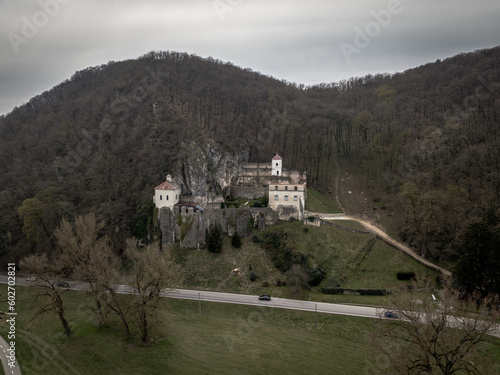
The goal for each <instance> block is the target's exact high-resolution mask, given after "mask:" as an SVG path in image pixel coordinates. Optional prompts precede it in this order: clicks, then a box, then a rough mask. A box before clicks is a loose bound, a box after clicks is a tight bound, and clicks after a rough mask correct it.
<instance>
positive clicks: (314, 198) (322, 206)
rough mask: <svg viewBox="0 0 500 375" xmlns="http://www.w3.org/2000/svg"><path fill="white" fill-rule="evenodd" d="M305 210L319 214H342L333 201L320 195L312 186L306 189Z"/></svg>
mask: <svg viewBox="0 0 500 375" xmlns="http://www.w3.org/2000/svg"><path fill="white" fill-rule="evenodd" d="M306 210H308V211H311V212H321V213H341V212H342V210H341V209H340V207H339V206H338V204H337V203H336V202H335V199H330V198H329V197H328V196H326V195H323V194H321V193H320V192H319V191H318V190H316V189H315V188H313V187H312V186H311V187H308V188H307V200H306Z"/></svg>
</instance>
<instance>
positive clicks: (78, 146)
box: [0, 48, 500, 268]
mask: <svg viewBox="0 0 500 375" xmlns="http://www.w3.org/2000/svg"><path fill="white" fill-rule="evenodd" d="M499 135H500V48H494V49H488V50H481V51H476V52H473V53H467V54H461V55H458V56H455V57H452V58H449V59H446V60H443V61H436V62H435V63H429V64H426V65H423V66H420V67H417V68H415V69H411V70H408V71H405V72H403V73H397V74H393V75H388V74H378V75H369V76H366V77H361V78H352V79H349V80H345V81H341V82H338V83H332V84H321V85H316V86H307V87H306V86H304V85H297V84H294V83H289V82H286V81H280V80H277V79H275V78H272V77H268V76H265V75H262V74H260V73H258V72H254V71H252V70H250V69H242V68H239V67H236V66H234V65H232V64H230V63H224V62H221V61H218V60H214V59H212V58H208V59H204V58H200V57H198V56H194V55H188V54H183V53H177V52H150V53H148V54H146V55H144V56H142V57H140V58H138V59H134V60H128V61H123V62H110V63H108V64H106V65H102V66H98V67H93V68H88V69H86V70H83V71H80V72H77V73H76V74H74V75H73V77H71V79H69V80H67V81H65V82H63V83H61V84H60V85H58V86H56V87H54V88H53V89H51V90H49V91H47V92H44V93H43V94H41V95H39V96H36V97H34V98H33V99H32V100H31V101H30V102H29V103H27V104H25V105H23V106H21V107H19V108H15V109H14V110H13V111H12V112H11V113H9V114H8V115H6V116H2V117H0V207H1V212H2V215H1V216H0V230H1V236H2V237H1V242H0V257H1V259H4V260H7V259H12V257H13V256H14V258H16V259H19V258H21V257H22V256H24V255H26V254H28V253H36V252H44V251H46V252H51V251H53V250H54V249H55V246H56V245H55V242H54V238H53V237H54V236H53V232H54V230H55V228H56V227H57V226H58V225H59V223H60V221H61V219H62V218H64V217H67V218H70V219H71V218H73V217H74V216H75V215H77V214H86V213H89V212H92V213H95V214H96V216H97V217H98V218H99V220H105V221H106V223H107V229H106V230H107V234H108V235H109V236H110V237H111V238H112V240H113V243H114V244H115V246H116V249H115V250H116V251H117V252H119V251H120V250H121V249H122V248H123V246H124V243H125V240H126V239H127V238H129V237H130V236H136V237H138V238H141V237H142V238H143V239H144V240H146V239H147V237H148V234H149V231H150V227H151V215H152V211H151V210H152V204H151V199H152V195H153V188H154V186H156V185H157V184H158V183H159V182H160V181H162V180H163V179H164V175H165V173H166V172H167V171H168V172H171V173H174V174H177V175H182V168H183V163H184V161H185V159H186V158H188V157H189V152H190V151H189V147H187V145H190V144H193V143H194V144H199V145H205V144H206V143H207V142H211V143H212V144H215V145H217V147H219V148H220V149H221V150H224V151H227V152H235V151H238V150H241V149H245V150H247V151H248V155H249V160H250V161H267V160H269V158H270V157H272V155H274V152H279V153H280V155H282V156H283V158H284V161H285V165H286V166H288V167H293V168H296V169H302V170H306V171H307V172H308V178H309V181H308V183H309V185H312V186H314V187H316V188H317V189H318V190H320V191H322V192H324V193H328V192H332V191H334V189H335V188H334V183H335V162H339V163H340V165H342V166H343V168H349V169H352V170H356V171H358V173H357V176H356V178H357V183H358V185H359V187H360V188H361V189H363V190H364V191H366V194H367V195H368V196H369V197H370V199H372V200H373V201H374V202H378V203H380V204H382V205H383V206H384V207H388V208H390V209H391V210H393V211H394V212H396V214H395V218H394V219H393V220H394V221H395V225H396V227H397V233H398V235H399V237H400V239H401V240H403V241H405V242H407V243H408V244H409V245H410V246H412V247H413V248H414V249H415V250H416V251H417V252H419V253H420V254H422V255H424V256H426V257H428V258H430V259H432V260H434V261H439V262H441V263H445V264H450V263H451V264H453V263H456V262H457V261H458V260H459V259H460V258H461V257H463V255H464V254H463V249H464V245H463V244H464V235H465V234H466V233H468V232H467V230H468V229H470V226H471V225H472V224H474V223H478V222H484V220H486V219H485V218H486V217H489V218H491V217H492V216H491V215H493V216H495V217H498V216H499V215H498V213H499V212H498V210H499V207H500V137H499ZM208 172H210V171H209V170H208ZM345 208H346V210H347V211H348V213H350V214H363V212H356V207H350V206H349V205H348V204H347V205H346V207H345ZM488 215H489V216H488ZM490 223H491V227H492V228H496V229H492V230H494V231H495V230H496V233H498V222H497V223H495V221H490ZM498 257H499V256H498V255H496V258H495V259H496V260H497V261H498ZM499 268H500V267H499Z"/></svg>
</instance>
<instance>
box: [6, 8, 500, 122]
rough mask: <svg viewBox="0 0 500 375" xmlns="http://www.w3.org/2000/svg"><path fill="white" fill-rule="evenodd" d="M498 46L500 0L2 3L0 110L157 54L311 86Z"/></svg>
mask: <svg viewBox="0 0 500 375" xmlns="http://www.w3.org/2000/svg"><path fill="white" fill-rule="evenodd" d="M497 45H500V1H499V0H413V1H412V0H399V1H398V0H307V1H306V0H304V1H302V0H175V1H174V0H143V1H138V0H100V1H97V0H24V1H20V0H0V114H5V113H7V112H10V111H11V110H12V109H13V108H14V107H15V106H20V105H22V104H23V103H26V102H28V101H29V99H30V98H32V97H33V96H35V95H37V94H40V93H42V92H43V91H46V90H48V89H50V88H51V87H53V86H55V85H56V84H58V83H60V82H62V81H64V80H65V79H67V78H69V77H71V75H72V74H73V73H75V72H76V71H78V70H82V69H84V68H86V67H89V66H95V65H100V64H105V63H107V62H109V61H119V60H125V59H130V58H136V57H139V56H141V55H143V54H145V53H147V52H149V51H152V50H156V51H158V50H172V51H180V52H188V53H193V54H196V55H199V56H201V57H208V56H212V57H213V58H216V59H219V60H223V61H231V62H232V63H234V64H235V65H238V66H241V67H244V68H251V69H253V70H255V71H259V72H261V73H263V74H266V75H271V76H273V77H276V78H278V79H285V80H287V81H290V82H296V83H304V84H315V83H321V82H337V81H339V80H341V79H348V78H350V77H355V76H364V75H366V74H376V73H385V72H388V73H393V72H396V71H404V70H406V69H408V68H412V67H416V66H418V65H421V64H424V63H427V62H434V61H436V59H443V58H446V57H450V56H453V55H455V54H457V53H460V52H470V51H474V50H476V49H482V48H489V47H494V46H497Z"/></svg>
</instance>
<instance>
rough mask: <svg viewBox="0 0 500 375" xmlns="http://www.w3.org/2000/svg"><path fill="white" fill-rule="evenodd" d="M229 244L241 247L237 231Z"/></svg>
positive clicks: (237, 247)
mask: <svg viewBox="0 0 500 375" xmlns="http://www.w3.org/2000/svg"><path fill="white" fill-rule="evenodd" d="M231 245H232V246H233V247H234V248H236V249H239V248H240V247H241V237H240V236H239V235H238V233H235V234H234V236H233V238H231Z"/></svg>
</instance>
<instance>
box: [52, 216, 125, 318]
mask: <svg viewBox="0 0 500 375" xmlns="http://www.w3.org/2000/svg"><path fill="white" fill-rule="evenodd" d="M102 228H104V223H97V221H96V217H95V215H94V214H88V215H86V216H78V217H77V218H76V219H75V223H74V225H72V224H71V223H70V222H69V221H68V220H66V219H64V220H63V221H62V222H61V225H60V227H59V228H57V229H56V231H55V236H56V238H57V240H58V242H59V246H60V247H61V250H62V254H61V261H62V262H63V263H64V264H65V266H66V268H67V269H70V270H71V271H72V275H73V277H74V278H76V279H79V280H81V281H85V282H87V283H88V287H89V289H88V294H89V295H90V296H91V297H92V299H93V301H94V308H93V310H94V312H95V314H96V316H97V319H98V322H99V324H100V325H105V324H106V321H107V314H108V311H107V309H106V307H107V304H103V303H102V302H103V299H104V294H105V293H107V291H108V290H109V289H110V288H109V286H110V284H111V282H112V281H113V271H112V268H113V267H114V266H116V256H115V254H113V251H112V249H111V245H110V243H109V240H108V238H107V237H106V236H101V235H100V231H101V230H102Z"/></svg>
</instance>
